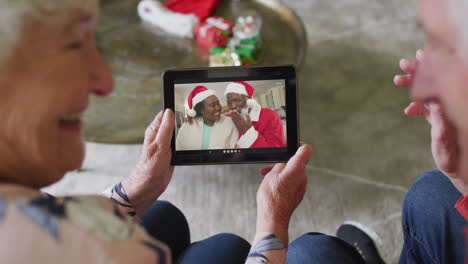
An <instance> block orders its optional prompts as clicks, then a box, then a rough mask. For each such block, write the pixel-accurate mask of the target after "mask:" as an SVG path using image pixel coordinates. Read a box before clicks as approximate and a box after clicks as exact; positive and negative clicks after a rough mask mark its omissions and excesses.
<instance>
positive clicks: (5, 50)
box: [0, 0, 99, 68]
mask: <svg viewBox="0 0 468 264" xmlns="http://www.w3.org/2000/svg"><path fill="white" fill-rule="evenodd" d="M98 4H99V0H0V36H1V37H0V68H1V67H2V66H4V65H3V64H4V63H5V60H6V59H7V58H8V56H9V55H10V54H11V52H13V50H14V48H15V46H16V45H18V41H19V40H20V38H21V34H22V33H23V29H24V28H23V26H24V24H25V23H26V22H28V19H38V20H40V21H44V22H51V23H54V22H61V21H63V20H64V19H65V18H66V16H67V15H69V13H68V11H70V10H72V9H84V10H86V11H92V12H94V11H97V8H98Z"/></svg>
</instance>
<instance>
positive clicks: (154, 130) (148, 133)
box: [144, 111, 163, 146]
mask: <svg viewBox="0 0 468 264" xmlns="http://www.w3.org/2000/svg"><path fill="white" fill-rule="evenodd" d="M162 118H163V112H162V111H161V112H159V113H158V114H157V115H156V117H155V118H154V120H153V122H151V124H150V125H149V126H148V127H147V128H146V130H145V139H144V145H145V146H147V145H149V144H151V142H153V141H154V139H155V138H156V135H157V134H158V130H159V127H160V125H161V121H162Z"/></svg>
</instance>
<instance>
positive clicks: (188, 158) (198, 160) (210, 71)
mask: <svg viewBox="0 0 468 264" xmlns="http://www.w3.org/2000/svg"><path fill="white" fill-rule="evenodd" d="M279 79H281V80H285V90H286V130H287V131H286V133H287V134H286V135H287V151H285V152H284V151H281V152H275V149H276V150H279V148H270V149H250V150H249V152H247V153H246V152H240V153H221V152H220V151H215V150H194V151H184V154H180V152H179V154H178V153H177V152H176V149H175V130H174V132H173V136H172V143H171V149H172V159H171V165H202V164H203V165H205V164H242V163H268V162H284V161H287V160H289V158H291V157H292V156H293V155H294V154H295V153H296V151H297V149H298V147H299V115H298V109H299V105H298V100H297V98H298V97H297V73H296V68H295V66H294V65H285V66H243V67H210V68H196V69H178V70H167V71H165V72H164V73H163V75H162V80H163V95H164V109H167V108H169V109H172V110H173V111H174V110H175V99H174V85H175V84H182V83H194V84H196V83H209V82H231V81H262V80H279ZM265 150H267V152H265ZM213 153H214V154H213Z"/></svg>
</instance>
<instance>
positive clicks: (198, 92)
mask: <svg viewBox="0 0 468 264" xmlns="http://www.w3.org/2000/svg"><path fill="white" fill-rule="evenodd" d="M212 95H216V93H215V91H213V90H209V89H208V88H206V87H205V86H197V87H195V88H194V89H193V90H192V91H191V92H190V94H189V95H188V98H187V104H188V107H189V111H188V113H187V114H188V115H189V116H190V117H195V116H196V115H197V112H196V111H195V109H193V108H194V107H195V106H196V105H197V104H198V103H200V102H203V101H204V100H205V99H206V98H208V97H210V96H212Z"/></svg>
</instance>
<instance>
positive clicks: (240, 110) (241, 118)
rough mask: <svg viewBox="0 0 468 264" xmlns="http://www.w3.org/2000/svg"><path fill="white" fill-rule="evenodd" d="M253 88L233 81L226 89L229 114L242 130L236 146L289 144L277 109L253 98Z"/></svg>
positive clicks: (261, 146)
mask: <svg viewBox="0 0 468 264" xmlns="http://www.w3.org/2000/svg"><path fill="white" fill-rule="evenodd" d="M254 91H255V90H254V88H253V87H252V85H250V84H249V83H247V82H232V83H230V84H228V86H227V87H226V90H225V91H224V95H225V96H226V99H227V104H228V106H229V109H230V112H229V116H231V118H232V121H233V122H234V125H236V127H237V130H239V141H237V147H238V148H278V147H286V141H285V138H284V128H283V122H282V121H281V118H280V117H279V115H278V114H277V113H276V112H275V111H273V110H271V109H268V108H262V106H261V105H260V104H258V103H257V102H256V101H255V100H254V99H253V94H254Z"/></svg>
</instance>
